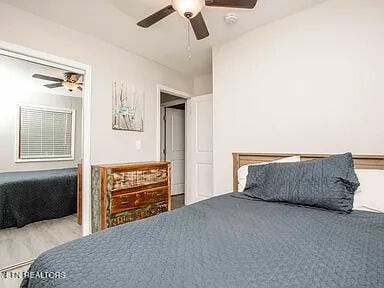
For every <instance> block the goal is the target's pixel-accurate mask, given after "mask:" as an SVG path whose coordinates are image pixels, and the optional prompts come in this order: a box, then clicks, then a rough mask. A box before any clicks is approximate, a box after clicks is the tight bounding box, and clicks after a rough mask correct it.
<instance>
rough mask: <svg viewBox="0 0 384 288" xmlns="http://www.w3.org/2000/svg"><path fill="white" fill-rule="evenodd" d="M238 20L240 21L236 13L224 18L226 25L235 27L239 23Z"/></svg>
mask: <svg viewBox="0 0 384 288" xmlns="http://www.w3.org/2000/svg"><path fill="white" fill-rule="evenodd" d="M238 20H239V17H238V16H237V15H236V14H235V13H228V14H226V15H225V16H224V21H225V23H227V24H229V25H233V24H235V23H237V21H238Z"/></svg>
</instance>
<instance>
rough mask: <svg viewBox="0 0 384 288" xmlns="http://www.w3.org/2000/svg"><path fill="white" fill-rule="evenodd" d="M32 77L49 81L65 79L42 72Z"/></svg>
mask: <svg viewBox="0 0 384 288" xmlns="http://www.w3.org/2000/svg"><path fill="white" fill-rule="evenodd" d="M32 77H33V78H37V79H42V80H47V81H54V82H61V81H63V79H60V78H56V77H51V76H45V75H41V74H33V75H32Z"/></svg>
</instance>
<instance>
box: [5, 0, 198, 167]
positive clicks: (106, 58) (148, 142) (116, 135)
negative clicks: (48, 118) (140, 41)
mask: <svg viewBox="0 0 384 288" xmlns="http://www.w3.org/2000/svg"><path fill="white" fill-rule="evenodd" d="M0 27H1V29H0V40H2V41H6V42H10V43H14V44H17V45H22V46H26V47H29V48H32V49H36V50H40V51H43V52H47V53H51V54H54V55H57V56H61V57H65V58H68V59H71V60H75V61H78V62H82V63H84V64H88V65H91V66H92V120H91V121H92V127H91V132H92V134H91V141H92V147H91V162H92V163H93V164H97V163H99V164H100V163H121V162H130V161H147V160H155V158H156V152H157V151H156V150H157V147H156V145H154V143H156V120H157V119H156V115H157V113H156V93H157V90H156V85H157V84H162V85H165V86H168V87H172V88H174V89H177V90H181V91H185V92H187V93H191V94H192V93H193V79H192V77H189V76H186V75H183V74H181V73H179V72H176V71H173V70H171V69H168V68H166V67H164V66H162V65H159V64H157V63H155V62H152V61H149V60H147V59H144V58H142V57H139V56H137V55H135V54H133V53H130V52H127V51H125V50H122V49H119V48H116V47H115V46H112V45H110V44H108V43H106V42H103V41H101V40H98V39H96V38H94V37H91V36H89V35H86V34H83V33H79V32H77V31H74V30H71V29H68V28H66V27H63V26H60V25H58V24H55V23H53V22H51V21H47V20H45V19H42V18H40V17H37V16H35V15H33V14H30V13H27V12H25V11H23V10H20V9H18V8H15V7H13V6H10V5H6V4H3V3H0ZM132 41H134V39H132ZM113 80H117V81H128V82H129V83H130V84H133V85H135V86H137V87H138V88H143V89H144V90H145V94H146V95H145V119H144V132H143V133H139V132H126V131H114V130H112V128H111V127H112V123H111V121H112V81H113ZM136 140H140V141H141V142H142V149H141V150H136V149H135V142H136Z"/></svg>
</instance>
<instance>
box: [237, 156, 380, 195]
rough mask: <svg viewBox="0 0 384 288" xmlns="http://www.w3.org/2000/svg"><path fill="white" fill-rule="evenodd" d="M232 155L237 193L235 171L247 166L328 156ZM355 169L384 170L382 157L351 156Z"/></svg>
mask: <svg viewBox="0 0 384 288" xmlns="http://www.w3.org/2000/svg"><path fill="white" fill-rule="evenodd" d="M232 155H233V191H235V192H237V185H238V182H237V170H238V169H239V168H240V167H241V166H243V165H247V164H252V163H261V162H270V161H274V160H278V159H281V158H285V157H290V156H300V157H301V161H305V160H312V159H319V158H325V157H329V156H331V155H330V154H289V153H232ZM353 160H354V162H355V168H358V169H379V170H384V155H353Z"/></svg>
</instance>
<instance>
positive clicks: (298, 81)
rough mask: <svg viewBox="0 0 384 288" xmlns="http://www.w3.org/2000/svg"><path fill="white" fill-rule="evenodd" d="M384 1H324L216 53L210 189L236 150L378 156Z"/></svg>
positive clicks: (225, 186)
mask: <svg viewBox="0 0 384 288" xmlns="http://www.w3.org/2000/svg"><path fill="white" fill-rule="evenodd" d="M383 51H384V1H382V0H329V1H326V2H324V3H323V4H320V5H318V6H315V7H313V8H311V9H309V10H305V11H302V12H301V13H299V14H296V15H293V16H290V17H287V18H285V19H282V20H280V21H277V22H275V23H272V24H269V25H266V26H263V27H261V28H259V29H256V30H253V31H251V32H250V33H247V34H245V35H243V36H242V37H240V38H238V39H236V40H234V41H232V42H230V43H227V44H224V45H222V46H218V47H215V48H214V52H213V59H214V60H213V74H214V81H213V83H214V100H213V101H214V108H213V109H214V137H213V139H214V189H215V193H216V194H220V193H224V192H228V191H231V189H232V174H231V173H232V156H231V153H232V152H234V151H249V152H314V153H328V152H329V153H333V152H343V151H352V152H353V153H372V154H374V153H384V145H383V143H384V128H383V123H384V113H383V107H384V57H383V55H384V54H383Z"/></svg>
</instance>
